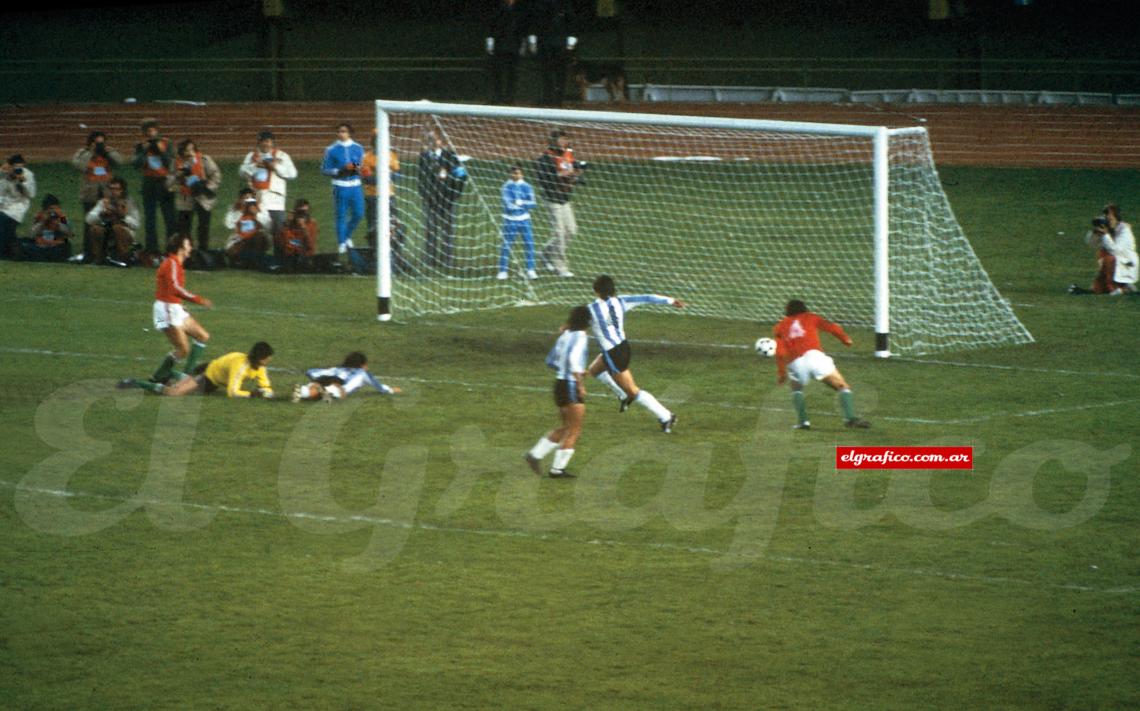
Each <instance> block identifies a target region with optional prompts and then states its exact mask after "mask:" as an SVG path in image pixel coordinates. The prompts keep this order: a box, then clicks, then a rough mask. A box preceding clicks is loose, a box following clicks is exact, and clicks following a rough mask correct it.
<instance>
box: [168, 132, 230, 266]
mask: <svg viewBox="0 0 1140 711" xmlns="http://www.w3.org/2000/svg"><path fill="white" fill-rule="evenodd" d="M167 182H168V183H169V185H170V189H171V191H172V192H173V193H174V207H175V209H176V210H177V211H178V232H179V234H184V235H189V234H190V227H191V223H193V221H194V218H195V217H197V218H198V253H199V254H203V255H204V254H205V253H206V250H208V249H209V248H210V214H211V212H212V211H213V209H214V206H215V205H217V204H218V193H217V190H218V185H220V184H221V182H222V172H221V171H220V170H218V164H217V163H215V162H214V159H213V158H211V157H210V156H208V155H206V154H205V153H202V152H201V151H199V150H198V144H197V143H196V142H195V141H194V139H193V138H187V139H186V140H184V141H182V142H180V143H179V144H178V152H177V154H176V155H175V157H174V170H173V171H171V174H170V177H169V178H167Z"/></svg>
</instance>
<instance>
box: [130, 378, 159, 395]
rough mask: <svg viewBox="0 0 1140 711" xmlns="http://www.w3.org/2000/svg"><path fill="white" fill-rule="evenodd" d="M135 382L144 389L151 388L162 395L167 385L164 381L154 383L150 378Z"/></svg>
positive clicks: (153, 391)
mask: <svg viewBox="0 0 1140 711" xmlns="http://www.w3.org/2000/svg"><path fill="white" fill-rule="evenodd" d="M134 383H135V385H137V386H139V387H140V388H142V389H143V390H149V391H151V392H152V393H155V394H157V395H161V394H162V390H163V388H164V387H165V386H164V385H163V384H162V383H152V382H150V381H149V380H136V381H134Z"/></svg>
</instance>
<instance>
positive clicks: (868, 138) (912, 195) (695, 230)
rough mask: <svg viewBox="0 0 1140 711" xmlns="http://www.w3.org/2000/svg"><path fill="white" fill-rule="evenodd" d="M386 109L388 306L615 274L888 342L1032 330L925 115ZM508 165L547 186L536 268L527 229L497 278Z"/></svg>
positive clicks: (722, 305)
mask: <svg viewBox="0 0 1140 711" xmlns="http://www.w3.org/2000/svg"><path fill="white" fill-rule="evenodd" d="M376 126H377V145H376V149H377V182H378V193H379V195H380V197H378V198H377V204H376V210H377V214H378V225H380V226H381V228H380V230H379V232H380V234H381V235H384V234H385V233H387V235H388V239H383V238H382V239H379V240H378V241H377V244H376V247H377V249H376V261H377V304H378V319H379V320H381V321H387V320H389V319H390V318H391V316H392V314H393V312H397V313H400V314H401V315H404V314H407V315H410V316H419V315H425V314H437V313H456V312H462V311H470V310H476V309H487V308H499V307H508V306H520V305H533V304H567V305H573V304H579V303H584V302H586V301H588V300H589V299H590V298H592V294H591V290H590V283H591V282H592V280H593V278H594V277H595V276H596V275H597V274H601V273H607V274H611V275H613V276H614V277H615V279H616V280H617V282H618V284H619V286H620V287H621V288H622V289H623V290H624V291H626V292H634V291H658V292H665V293H670V294H675V295H678V296H681V297H682V298H684V299H685V300H686V302H687V303H688V304H689V305H690V308H688V309H685V310H684V311H678V312H676V313H682V314H683V313H686V312H688V313H690V314H694V315H699V316H711V317H720V318H727V319H748V320H753V321H755V320H762V321H765V322H774V321H776V320H778V319H779V318H780V317H781V316H782V313H783V305H784V303H786V301H787V300H788V299H791V298H799V299H802V300H804V301H805V302H806V303H807V304H808V305H809V307H810V308H812V310H815V311H819V312H821V313H823V314H825V315H827V316H828V317H829V318H831V319H832V320H835V321H839V322H841V323H844V324H845V325H850V326H856V327H866V328H873V330H874V332H875V339H876V343H875V354H876V355H877V356H879V357H887V356H889V355H890V354H891V353H898V354H906V355H918V354H924V353H932V352H938V351H948V350H965V349H971V348H979V347H986V346H1000V345H1016V344H1022V343H1029V342H1032V340H1033V338H1032V336H1031V335H1030V334H1029V332H1028V330H1026V328H1025V327H1024V326H1023V325H1022V324H1021V322H1020V321H1019V320H1018V319H1017V317H1016V315H1015V314H1014V312H1013V309H1012V308H1011V306H1010V304H1009V303H1008V301H1007V300H1005V299H1004V298H1003V297H1002V296H1001V294H999V293H998V291H997V289H996V288H995V287H994V285H993V283H992V282H991V281H990V279H989V277H988V275H987V274H986V272H985V270H984V269H983V267H982V265H981V263H980V262H979V260H978V258H977V256H976V255H975V253H974V251H973V249H972V248H971V246H970V244H969V241H968V240H967V239H966V236H965V234H963V232H962V229H961V227H960V226H959V225H958V222H957V220H956V219H955V217H954V214H953V211H952V210H951V207H950V204H949V201H948V200H947V198H946V195H945V193H944V192H943V190H942V185H941V182H940V180H939V177H938V173H937V170H936V168H935V165H934V161H933V157H932V154H931V150H930V143H929V139H928V136H927V133H926V129H924V128H896V129H889V128H885V127H876V126H857V125H844V124H819V123H801V122H788V121H764V120H754V119H730V118H712V117H700V116H671V115H663V114H644V113H622V112H595V111H576V110H556V109H530V108H516V107H501V106H478V105H466V104H435V103H430V102H426V101H425V102H401V101H377V102H376ZM554 130H559V131H562V132H565V134H566V135H567V136H568V137H569V139H570V141H571V144H572V146H573V150H574V158H575V159H576V160H579V161H584V162H586V163H587V169H586V170H584V171H583V172H582V178H581V181H580V182H579V183H578V184H577V185H575V186H574V188H573V192H572V193H571V204H572V207H573V211H574V215H575V218H576V221H577V225H578V229H577V234H576V235H575V237H574V238H573V241H572V242H571V243H570V245H569V247H568V249H567V259H568V263H569V268H570V269H572V270H573V274H574V275H573V276H565V275H563V276H559V275H558V274H556V273H555V272H553V271H547V270H545V269H544V268H543V267H544V263H543V257H544V252H543V246H544V244H546V243H547V241H548V240H549V239H550V237H551V227H550V215H549V210H550V208H549V205H548V204H547V203H548V201H546V200H545V199H544V191H543V189H542V187H543V186H542V185H540V184H539V182H538V181H537V177H538V176H536V170H535V166H536V160H537V158H538V157H539V156H540V155H542V154H543V152H544V151H546V149H547V146H548V142H549V137H550V134H551V132H552V131H554ZM436 138H438V140H439V141H440V143H441V144H442V148H443V150H445V151H448V152H450V153H452V154H454V159H453V164H454V165H455V166H462V169H457V170H455V171H453V172H454V173H455V174H456V175H457V176H461V177H455V178H452V177H450V176H449V177H448V180H449V182H448V185H449V186H451V187H449V188H448V190H449V199H448V200H445V201H443V203H444V204H443V205H442V206H441V203H440V201H439V200H438V199H435V198H434V197H432V195H434V194H432V193H430V190H431V189H432V187H431V186H429V185H428V183H430V182H433V180H432V179H433V176H431V175H426V174H425V175H422V174H420V173H421V171H420V168H419V166H418V165H417V164H418V163H420V156H421V155H422V154H423V152H424V151H425V150H428V149H430V148H432V147H434V146H433V145H431V144H434V142H435V140H436ZM392 158H395V159H396V160H398V161H399V168H400V169H399V171H396V172H394V171H392V170H391V168H392V167H393V163H392ZM425 165H427V164H426V163H425ZM431 165H433V166H435V165H439V164H438V163H431ZM514 165H518V166H520V167H521V168H522V169H523V174H524V179H526V180H527V181H528V182H529V183H530V184H531V185H532V186H534V189H535V193H536V196H537V203H538V204H537V206H536V207H535V208H534V209H533V210H532V212H531V222H532V226H533V231H534V243H535V244H534V257H533V259H534V263H535V265H536V269H537V270H538V272H539V278H537V279H528V278H527V277H526V270H527V268H528V267H529V265H530V260H529V258H528V254H527V250H526V248H525V246H524V244H523V243H522V242H521V240H518V241H516V242H515V243H514V244H513V247H512V248H511V249H510V250H509V256H508V257H507V259H508V265H509V268H508V271H509V275H510V276H509V278H508V279H496V275H497V273H498V272H499V262H500V259H502V258H503V257H504V248H503V239H502V236H501V235H502V223H503V217H502V209H501V207H500V190H501V188H502V186H503V184H504V182H505V181H506V180H507V174H508V170H509V168H510V167H511V166H514ZM433 170H434V168H433ZM425 172H426V171H425ZM446 172H447V171H442V172H441V175H440V177H441V178H442V177H443V175H444V173H446ZM389 195H391V198H390V199H385V196H389ZM385 226H386V227H387V229H385Z"/></svg>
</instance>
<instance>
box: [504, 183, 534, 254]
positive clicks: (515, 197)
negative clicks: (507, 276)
mask: <svg viewBox="0 0 1140 711" xmlns="http://www.w3.org/2000/svg"><path fill="white" fill-rule="evenodd" d="M502 201H503V249H502V251H501V252H500V253H499V271H501V272H505V271H507V264H508V262H510V259H511V245H513V244H514V242H515V237H518V236H519V235H520V234H521V235H522V238H523V246H524V247H526V268H527V270H528V271H529V270H533V269H534V232H533V231H532V230H531V227H530V209H531V208H532V207H534V206H535V205H537V204H538V203H536V202H535V200H534V188H532V187H531V186H530V183H527V182H526V181H525V180H520V181H518V182H517V183H516V182H515V181H513V180H508V181H507V182H505V183H503V192H502Z"/></svg>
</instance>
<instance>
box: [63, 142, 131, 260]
mask: <svg viewBox="0 0 1140 711" xmlns="http://www.w3.org/2000/svg"><path fill="white" fill-rule="evenodd" d="M123 162H124V161H123V156H122V154H120V153H119V152H118V151H117V150H115V149H114V148H111V147H110V146H108V145H107V134H105V133H103V132H102V131H92V132H91V133H89V134H87V143H86V144H85V145H84V146H83V147H82V148H80V149H79V150H77V151H75V155H73V156H71V165H73V166H75V169H76V170H78V171H79V172H81V173H83V178H82V180H81V182H80V184H79V201H80V202H81V203H82V204H83V214H84V215H86V214H87V213H88V212H90V211H91V208H93V207H95V203H97V202H99V200H100V199H102V197H103V192H104V191H105V190H106V189H107V184H108V183H110V182H111V178H114V177H115V170H116V169H117V168H118V167H119V166H121V165H122V164H123ZM84 261H87V260H86V259H85V260H84Z"/></svg>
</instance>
